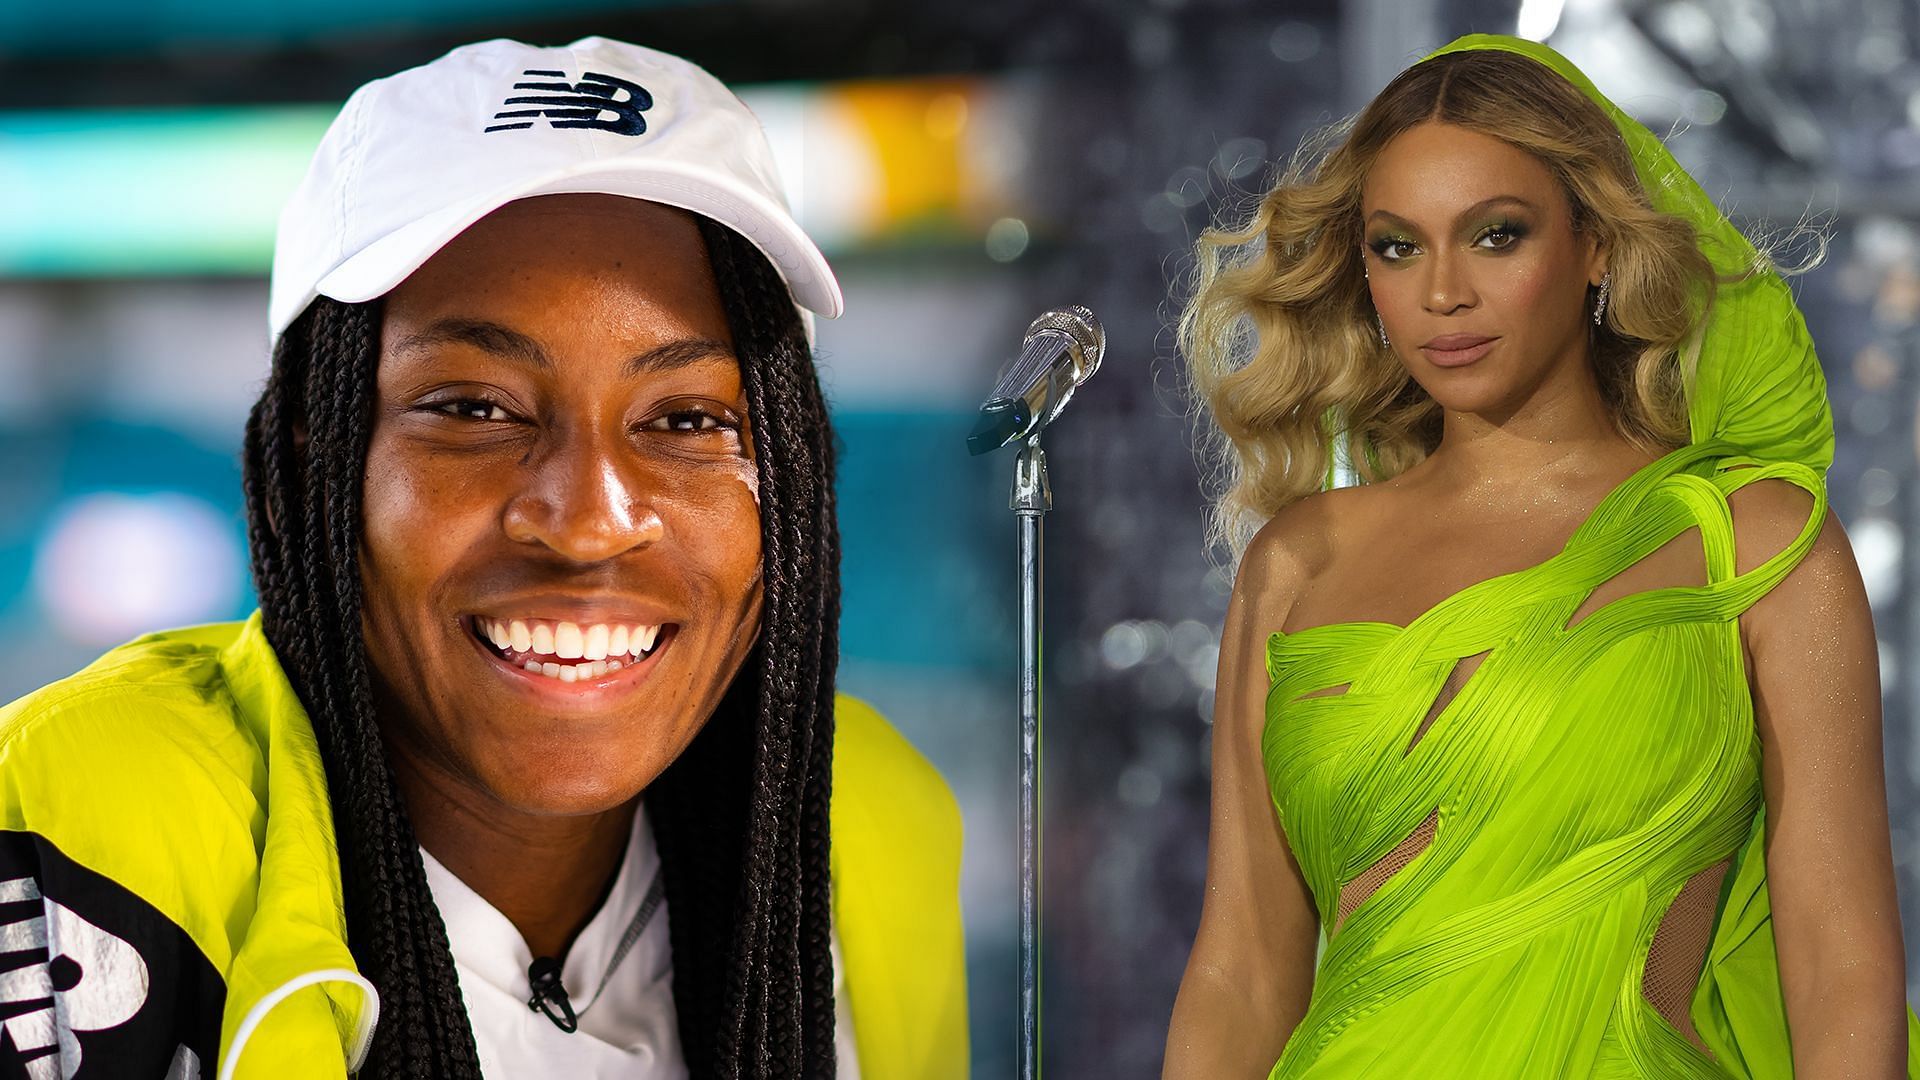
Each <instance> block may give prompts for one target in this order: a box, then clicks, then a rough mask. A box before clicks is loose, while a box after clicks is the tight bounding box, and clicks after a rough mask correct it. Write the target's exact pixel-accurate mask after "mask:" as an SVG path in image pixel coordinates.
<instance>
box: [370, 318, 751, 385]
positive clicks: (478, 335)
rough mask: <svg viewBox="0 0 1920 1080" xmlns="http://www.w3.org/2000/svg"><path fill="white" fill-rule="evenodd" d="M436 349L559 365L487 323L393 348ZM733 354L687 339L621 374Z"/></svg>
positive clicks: (636, 359)
mask: <svg viewBox="0 0 1920 1080" xmlns="http://www.w3.org/2000/svg"><path fill="white" fill-rule="evenodd" d="M436 345H467V346H471V347H472V348H476V349H479V350H480V351H481V352H484V353H488V354H491V355H493V356H496V357H499V358H500V359H502V360H510V361H513V362H514V363H518V364H523V365H525V366H527V367H531V368H537V369H539V370H541V371H552V370H554V369H555V368H557V367H558V366H559V365H557V364H556V363H554V360H553V357H552V355H551V354H549V353H548V352H547V350H546V348H545V347H544V346H542V345H541V344H540V343H539V342H538V341H535V340H534V339H533V338H530V337H528V336H527V335H525V334H523V333H521V332H520V331H518V330H514V329H512V328H510V327H506V326H502V325H500V324H499V323H497V322H489V321H488V320H486V319H460V318H449V319H440V320H438V321H436V322H434V323H432V324H430V325H428V326H427V327H426V328H425V329H423V330H420V331H418V332H416V333H413V334H410V335H408V336H407V338H406V339H405V340H403V341H401V342H400V343H399V344H398V345H396V346H394V351H395V352H402V353H404V352H414V351H416V350H420V349H430V348H432V347H434V346H436ZM733 358H734V357H733V350H732V349H730V348H728V347H727V344H726V343H725V342H723V341H715V340H714V339H712V338H703V337H687V338H675V339H674V340H672V341H669V342H666V343H664V344H661V345H656V346H654V347H653V348H651V349H648V350H647V351H646V352H643V353H636V354H635V355H633V356H630V357H628V358H627V362H626V365H625V368H624V373H625V374H627V375H630V376H631V375H641V374H645V373H647V372H655V371H673V370H676V369H678V368H684V367H689V366H691V365H693V364H697V363H699V362H701V361H703V360H732V359H733Z"/></svg>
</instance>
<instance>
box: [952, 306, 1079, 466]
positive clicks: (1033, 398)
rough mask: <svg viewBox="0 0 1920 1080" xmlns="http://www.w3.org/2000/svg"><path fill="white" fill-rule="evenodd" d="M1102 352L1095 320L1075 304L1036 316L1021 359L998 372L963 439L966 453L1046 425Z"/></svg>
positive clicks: (989, 448) (990, 447)
mask: <svg viewBox="0 0 1920 1080" xmlns="http://www.w3.org/2000/svg"><path fill="white" fill-rule="evenodd" d="M1106 348H1107V335H1106V332H1105V331H1103V330H1101V329H1100V320H1099V319H1096V318H1094V317H1093V312H1091V311H1089V310H1087V309H1086V308H1084V307H1082V306H1080V305H1079V304H1069V305H1067V306H1066V307H1060V308H1054V309H1053V310H1051V311H1044V312H1041V314H1040V317H1039V318H1037V319H1035V320H1033V323H1032V325H1030V326H1028V327H1027V336H1026V337H1025V338H1024V339H1022V341H1021V343H1020V355H1019V356H1018V357H1017V358H1015V360H1014V361H1013V363H1011V364H1008V365H1007V366H1006V367H1005V368H1004V369H1002V370H1001V372H1000V381H999V382H997V383H996V384H994V387H993V392H992V393H991V394H989V395H987V400H986V401H985V402H984V403H982V404H981V406H980V417H979V419H978V420H976V421H975V422H974V425H973V431H972V432H971V433H969V434H968V435H967V450H968V452H969V453H972V454H976V455H977V454H985V453H989V452H991V451H994V450H998V449H1000V448H1001V447H1003V446H1005V445H1007V444H1008V443H1011V442H1014V441H1016V440H1019V439H1024V438H1026V437H1027V436H1029V435H1032V434H1033V433H1035V432H1037V431H1039V430H1040V429H1041V428H1044V427H1046V426H1047V425H1048V424H1049V423H1051V422H1052V421H1053V418H1054V417H1056V416H1059V415H1060V410H1062V409H1064V408H1066V407H1067V401H1068V399H1070V398H1072V397H1073V391H1074V389H1075V388H1076V387H1078V386H1079V385H1080V384H1081V383H1083V382H1086V381H1087V378H1088V377H1089V376H1091V375H1092V374H1093V373H1094V372H1095V371H1096V370H1098V369H1099V367H1100V356H1101V354H1102V353H1104V352H1105V351H1106Z"/></svg>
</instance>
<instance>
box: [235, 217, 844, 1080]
mask: <svg viewBox="0 0 1920 1080" xmlns="http://www.w3.org/2000/svg"><path fill="white" fill-rule="evenodd" d="M701 227H702V233H703V235H704V237H705V239H706V242H707V248H708V252H709V255H710V257H711V259H712V264H713V270H714V276H715V279H716V281H717V283H718V285H719V288H720V294H721V297H722V299H723V300H724V301H725V304H726V309H727V318H728V323H729V325H730V328H731V330H732V333H733V337H734V344H735V351H736V353H737V354H738V356H739V358H740V367H741V376H742V383H743V387H744V389H745V392H746V397H747V412H748V421H749V426H750V429H751V432H752V438H753V445H754V448H755V456H756V460H757V472H758V474H759V497H760V532H761V551H762V574H763V580H764V583H765V602H764V606H763V615H762V621H761V627H760V634H759V639H758V641H757V643H756V644H755V646H754V648H753V650H752V652H751V653H750V654H749V656H748V657H747V660H746V661H745V663H744V664H743V665H742V668H741V671H740V674H739V676H738V677H737V678H736V679H735V680H734V683H733V685H732V686H731V687H729V688H728V690H727V693H726V694H725V696H724V697H723V699H722V701H721V704H720V707H719V708H718V709H717V710H716V711H715V714H714V716H713V717H712V719H711V720H709V721H708V723H707V725H706V727H705V728H704V729H703V730H702V732H701V734H700V735H699V736H698V737H696V738H695V739H694V741H693V742H692V744H691V745H689V747H688V748H687V750H686V751H685V752H684V753H683V754H682V755H681V756H680V758H679V759H678V760H676V761H675V762H674V763H673V765H671V766H670V767H668V769H667V770H666V771H665V772H664V773H663V774H662V775H661V776H660V777H659V778H658V779H657V780H656V781H655V782H654V783H653V784H652V785H651V786H650V787H649V788H648V790H647V792H646V795H645V797H646V799H647V804H648V810H649V814H650V816H652V818H653V820H654V823H655V831H656V836H657V838H658V843H659V846H660V856H661V861H662V866H663V873H664V875H665V884H666V894H667V904H668V910H669V912H670V914H669V917H668V925H669V935H670V938H671V941H672V951H673V971H674V976H673V992H674V1000H675V1004H676V1008H677V1011H678V1017H679V1027H680V1035H681V1041H682V1043H683V1048H684V1053H685V1055H686V1059H687V1065H688V1068H689V1071H690V1073H691V1075H692V1076H694V1077H698V1078H709V1077H712V1078H725V1080H735V1078H739V1080H773V1078H787V1077H807V1078H822V1080H824V1078H830V1077H831V1076H832V1075H833V1073H834V1069H835V1061H834V1038H833V1027H834V1001H833V972H832V961H831V957H830V954H829V951H828V932H829V925H830V894H829V887H828V874H829V871H828V845H829V837H828V824H827V822H828V817H827V814H828V801H829V798H830V795H831V787H832V775H831V766H832V756H833V697H834V675H835V668H836V664H837V661H838V657H839V635H838V625H839V615H840V587H839V560H840V547H839V532H838V528H837V526H836V523H835V516H834V498H833V434H832V428H831V425H830V423H829V421H828V417H827V410H826V404H825V401H824V398H823V397H822V395H821V392H820V384H819V379H818V376H817V374H816V372H815V369H814V365H813V358H812V355H811V353H810V351H809V349H808V348H807V344H806V339H805V336H804V334H803V332H802V329H801V325H800V322H799V317H798V313H797V312H796V311H795V310H794V307H793V303H792V300H791V299H790V297H789V296H788V293H787V290H786V287H785V285H784V284H783V283H782V281H781V280H780V278H779V277H778V276H777V275H776V274H775V273H774V271H773V268H772V266H771V265H770V264H769V263H768V262H767V260H766V259H765V257H764V256H762V255H761V254H760V253H759V251H757V250H756V249H755V248H753V247H752V246H751V245H750V244H748V243H747V242H746V241H745V240H744V239H743V238H741V237H740V236H739V235H738V234H736V233H734V232H733V231H732V230H730V229H727V228H724V227H722V226H719V225H717V224H714V223H712V222H710V221H708V220H707V219H704V218H703V219H701ZM379 339H380V304H379V301H372V302H369V303H365V304H342V303H339V302H337V301H334V300H331V299H328V298H325V297H322V298H320V299H318V300H316V301H315V302H314V303H313V305H312V306H311V307H309V308H308V309H307V311H306V312H305V313H304V314H302V316H301V317H300V318H299V319H297V320H296V321H295V322H294V324H293V325H292V326H291V327H290V328H289V329H288V330H287V332H286V334H284V335H283V337H282V339H281V342H280V345H279V347H278V348H276V349H275V351H274V356H273V366H272V371H271V374H270V375H269V377H268V379H267V384H266V387H265V389H264V390H263V391H262V393H261V396H260V400H259V402H258V403H256V404H255V406H254V408H253V411H252V414H251V416H250V417H249V419H248V421H247V432H246V450H245V463H244V474H245V488H246V501H247V521H248V537H249V540H250V543H251V546H252V556H253V574H254V581H255V585H256V587H257V589H258V591H259V594H260V606H261V611H262V617H263V621H264V623H265V628H266V632H267V636H268V639H269V640H270V641H271V642H272V643H273V647H274V651H275V653H276V654H277V655H278V657H279V659H280V662H281V664H282V666H283V667H284V668H285V669H286V672H287V676H288V678H289V679H290V681H291V682H292V684H293V687H294V690H295V692H296V693H297V694H298V695H299V697H300V700H301V702H302V704H304V705H305V707H306V709H307V712H308V714H309V715H310V716H311V718H312V722H313V726H314V732H315V736H316V738H317V740H318V742H319V747H320V752H321V756H322V758H323V760H324V762H325V765H326V772H327V781H328V790H329V796H330V799H331V801H332V804H333V812H334V824H335V832H336V836H337V839H338V844H339V847H340V856H341V876H342V885H343V889H344V893H345V901H346V911H347V936H348V941H349V945H350V947H351V949H352V951H353V954H354V958H355V960H356V962H357V963H358V964H359V966H360V968H361V970H362V971H363V972H364V973H365V974H366V976H367V977H368V978H369V979H370V980H371V981H372V982H373V984H374V985H375V986H376V987H378V988H379V990H380V995H381V1017H380V1024H379V1026H378V1028H377V1030H376V1032H375V1035H374V1040H373V1047H372V1049H371V1051H370V1053H369V1056H368V1058H367V1063H366V1065H365V1066H364V1067H363V1069H362V1070H361V1075H362V1076H369V1077H379V1078H382V1080H384V1078H387V1077H404V1078H407V1080H478V1078H479V1077H480V1068H479V1062H478V1055H477V1052H476V1050H475V1047H474V1039H473V1032H472V1028H471V1025H470V1023H469V1022H468V1019H467V1014H466V1009H465V1006H464V1004H463V1003H462V1000H461V997H460V987H459V983H458V981H457V979H456V977H455V974H454V966H453V957H452V953H451V952H450V951H449V947H448V943H447V934H446V927H445V924H444V923H443V922H442V921H441V919H440V914H439V911H438V909H436V908H435V907H434V904H433V898H432V893H431V892H430V891H429V889H428V886H427V881H426V873H425V869H424V866H423V865H422V862H421V859H420V853H419V848H418V843H417V841H416V840H415V838H414V833H413V827H412V825H411V823H410V822H409V820H408V817H407V811H406V806H405V804H404V803H403V802H402V800H401V798H400V796H399V792H398V789H397V788H396V786H395V784H394V778H393V772H392V769H391V767H390V765H389V764H388V761H387V758H386V754H385V751H384V748H383V745H382V742H381V739H380V734H379V730H378V727H377V724H376V721H375V718H374V713H373V704H372V689H371V682H370V680H369V677H368V665H367V657H366V650H365V643H364V641H363V639H362V637H361V633H360V625H361V624H360V612H361V595H360V576H359V537H360V531H361V505H362V501H361V494H362V480H363V478H364V476H365V471H366V455H367V444H368V438H369V435H370V429H371V423H372V415H373V397H374V391H375V383H374V376H375V369H376V367H377V365H378V359H379ZM297 432H304V433H305V441H304V443H303V442H302V441H301V438H300V436H299V435H298V434H297Z"/></svg>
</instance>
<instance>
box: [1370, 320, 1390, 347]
mask: <svg viewBox="0 0 1920 1080" xmlns="http://www.w3.org/2000/svg"><path fill="white" fill-rule="evenodd" d="M1373 325H1375V326H1377V327H1379V328H1380V347H1381V348H1384V349H1390V348H1392V347H1393V343H1392V342H1390V341H1388V340H1387V321H1386V320H1385V319H1382V318H1381V317H1380V313H1379V312H1377V311H1376V312H1374V313H1373Z"/></svg>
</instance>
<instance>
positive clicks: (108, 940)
mask: <svg viewBox="0 0 1920 1080" xmlns="http://www.w3.org/2000/svg"><path fill="white" fill-rule="evenodd" d="M226 994H227V990H226V984H225V982H224V981H223V980H222V979H221V978H220V974H219V972H217V971H215V970H214V967H213V965H212V964H211V963H210V962H208V960H207V958H206V956H205V955H204V954H203V953H201V951H200V949H199V947H198V946H196V945H195V944H194V943H193V939H192V938H191V937H189V936H187V932H186V931H184V930H182V929H181V928H180V927H178V926H176V925H174V923H173V922H172V920H170V919H168V918H167V917H166V916H164V915H162V914H160V912H158V911H156V910H154V908H153V906H152V905H151V904H148V903H147V902H146V901H145V900H142V899H141V898H140V897H138V896H135V895H134V894H133V893H132V892H130V891H128V890H127V889H126V888H124V887H123V886H121V885H119V884H118V883H116V882H114V881H113V880H112V879H110V878H106V877H103V876H101V875H100V874H97V873H94V872H93V871H92V870H89V869H87V868H86V867H84V866H81V865H79V864H77V863H75V862H74V861H73V860H71V859H69V858H67V857H66V856H65V855H63V854H61V853H60V850H59V849H58V848H56V847H54V846H53V844H52V843H50V842H48V841H47V840H46V838H44V837H42V836H39V835H37V834H34V833H21V832H6V831H0V1080H200V1078H201V1077H212V1076H213V1075H214V1073H215V1072H216V1071H217V1068H218V1063H217V1062H216V1061H215V1060H214V1055H215V1054H216V1053H218V1051H219V1047H220V1012H221V1008H222V1007H223V1005H224V1004H225V1002H226Z"/></svg>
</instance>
